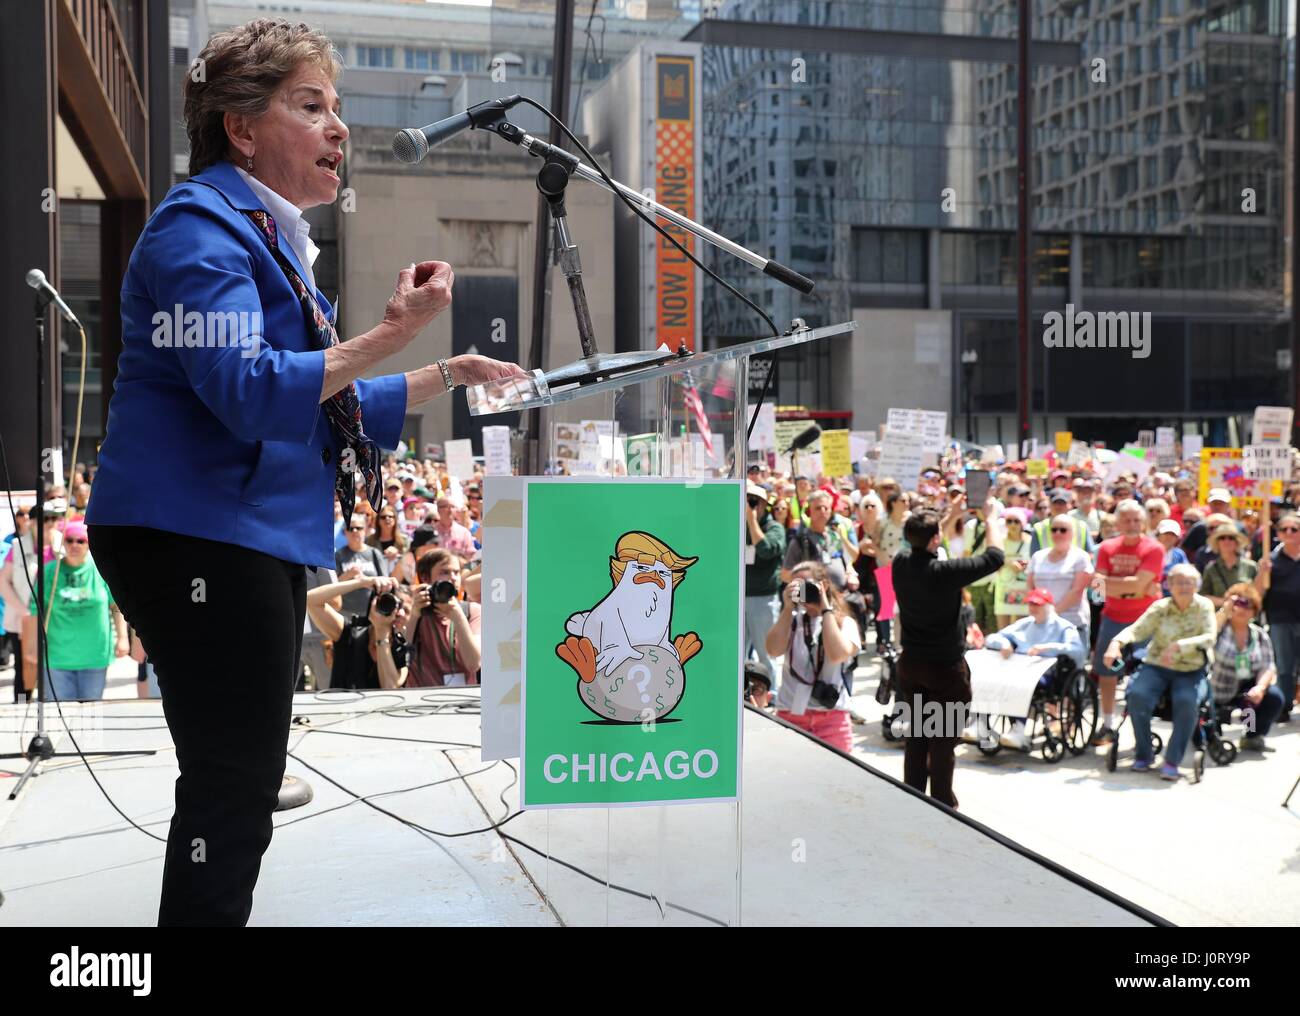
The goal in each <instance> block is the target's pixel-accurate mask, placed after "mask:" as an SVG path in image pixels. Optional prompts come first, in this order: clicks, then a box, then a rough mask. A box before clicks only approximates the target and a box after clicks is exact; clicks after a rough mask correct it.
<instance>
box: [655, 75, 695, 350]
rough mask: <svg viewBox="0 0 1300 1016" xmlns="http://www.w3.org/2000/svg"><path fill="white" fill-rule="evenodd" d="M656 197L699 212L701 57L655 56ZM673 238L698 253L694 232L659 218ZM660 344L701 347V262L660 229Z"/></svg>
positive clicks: (686, 212) (681, 209)
mask: <svg viewBox="0 0 1300 1016" xmlns="http://www.w3.org/2000/svg"><path fill="white" fill-rule="evenodd" d="M655 80H656V83H657V100H658V101H657V102H656V110H655V113H656V116H655V187H654V190H655V194H654V196H655V200H656V201H658V202H659V203H660V204H661V205H665V206H667V207H668V208H671V209H672V210H673V211H674V212H678V213H680V214H682V215H685V216H687V217H688V218H692V219H693V218H695V60H694V58H693V57H688V56H687V57H676V56H674V57H669V56H661V57H659V58H658V59H656V61H655ZM658 222H659V225H660V226H662V227H664V229H666V230H667V231H668V233H669V234H671V235H672V237H673V239H675V240H677V242H678V243H680V244H681V245H682V246H683V247H685V248H686V249H687V250H689V251H690V252H691V253H695V244H694V239H695V238H694V237H693V236H692V235H691V234H690V233H688V232H686V230H684V229H681V228H680V227H678V226H674V225H672V224H671V223H670V222H668V221H667V220H666V219H659V220H658ZM655 252H656V253H655V282H656V284H655V344H656V345H661V344H664V343H666V344H667V345H668V348H669V349H672V350H676V349H677V347H678V346H679V345H681V343H683V342H685V343H686V348H687V349H692V350H693V349H694V348H695V266H694V265H692V264H691V262H690V261H689V259H687V257H686V255H685V254H683V253H682V252H681V251H679V250H678V249H677V248H676V247H674V246H673V245H672V244H671V243H669V242H668V241H667V240H666V239H664V237H662V236H658V235H656V244H655Z"/></svg>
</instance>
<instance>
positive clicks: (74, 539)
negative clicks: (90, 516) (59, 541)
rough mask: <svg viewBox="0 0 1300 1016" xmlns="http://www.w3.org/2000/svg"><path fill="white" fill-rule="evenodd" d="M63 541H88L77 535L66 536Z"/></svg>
mask: <svg viewBox="0 0 1300 1016" xmlns="http://www.w3.org/2000/svg"><path fill="white" fill-rule="evenodd" d="M63 542H64V543H85V542H86V541H85V540H82V539H79V538H78V537H75V536H65V537H64V538H63Z"/></svg>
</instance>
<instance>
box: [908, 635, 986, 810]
mask: <svg viewBox="0 0 1300 1016" xmlns="http://www.w3.org/2000/svg"><path fill="white" fill-rule="evenodd" d="M898 687H899V691H901V692H902V696H901V698H904V699H906V700H907V702H908V704H909V705H911V704H912V703H913V702H915V701H916V700H915V698H914V696H920V701H921V707H922V709H924V708H925V707H926V706H928V705H929V704H930V703H931V702H934V703H936V704H938V705H939V706H940V707H942V706H945V705H947V704H948V703H952V702H961V703H964V704H965V705H970V701H971V686H970V667H968V666H967V665H966V660H965V658H964V657H961V658H958V659H957V660H954V661H952V662H950V663H936V662H933V661H930V660H918V659H916V658H915V656H912V655H911V654H909V653H908V652H907V651H906V650H904V651H903V653H902V655H901V656H899V658H898ZM920 723H921V717H919V716H915V715H914V716H913V717H912V729H913V730H917V729H919V727H920ZM952 734H953V735H954V736H952V737H913V736H909V737H908V738H907V743H906V745H904V748H903V782H904V783H906V784H907V785H908V786H909V787H915V788H916V789H917V790H919V791H921V793H925V789H926V783H927V782H928V783H929V785H930V796H931V797H933V798H934V799H935V800H937V801H942V802H943V803H944V804H947V805H949V806H951V807H953V808H955V807H957V797H956V795H955V794H953V792H952V774H953V769H954V768H956V759H955V758H954V755H955V753H956V750H957V744H958V742H959V741H960V740H961V736H960V735H961V731H960V730H955V731H952Z"/></svg>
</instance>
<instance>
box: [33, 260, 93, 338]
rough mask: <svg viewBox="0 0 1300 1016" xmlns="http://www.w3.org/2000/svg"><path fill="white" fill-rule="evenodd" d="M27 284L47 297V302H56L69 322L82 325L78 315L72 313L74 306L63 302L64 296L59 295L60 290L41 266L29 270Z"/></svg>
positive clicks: (55, 304) (56, 305) (60, 311)
mask: <svg viewBox="0 0 1300 1016" xmlns="http://www.w3.org/2000/svg"><path fill="white" fill-rule="evenodd" d="M27 285H29V286H31V287H32V289H34V290H36V292H38V293H40V294H41V296H43V297H45V302H46V303H52V304H54V306H55V307H57V308H58V309H59V313H60V314H62V315H63V316H64V318H65V319H66V320H67V321H68V323H69V324H74V325H76V326H77V327H78V328H80V327H81V322H80V321H78V320H77V315H76V314H74V313H72V308H70V307H69V306H68V305H67V304H66V303H64V302H63V297H61V296H59V291H58V290H57V289H55V288H54V287H53V286H51V285H50V284H49V282H48V281H47V280H46V278H45V273H44V272H43V271H41V270H40V269H39V268H33V269H32V270H31V271H30V272H28V273H27Z"/></svg>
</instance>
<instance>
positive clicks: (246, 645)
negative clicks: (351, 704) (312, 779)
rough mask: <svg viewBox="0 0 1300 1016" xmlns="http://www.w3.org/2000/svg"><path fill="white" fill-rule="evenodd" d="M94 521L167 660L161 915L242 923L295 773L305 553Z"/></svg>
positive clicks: (152, 650) (110, 578) (170, 920)
mask: <svg viewBox="0 0 1300 1016" xmlns="http://www.w3.org/2000/svg"><path fill="white" fill-rule="evenodd" d="M89 528H90V548H91V552H92V553H93V554H94V557H95V564H96V566H97V567H98V568H99V572H100V574H101V575H103V577H104V581H105V582H107V583H108V587H109V589H110V590H112V593H113V599H114V600H115V601H116V603H117V605H118V607H119V608H120V609H121V610H122V613H123V615H124V616H125V617H126V620H127V622H128V623H129V624H130V625H131V626H132V627H133V628H135V630H136V632H137V633H138V634H139V636H140V641H141V642H142V643H143V644H144V648H145V650H146V651H147V652H148V654H149V660H150V662H151V663H153V665H154V669H155V670H156V671H157V674H158V687H159V689H160V690H161V691H162V706H163V713H164V715H165V716H166V717H167V726H168V727H169V728H170V729H171V734H172V740H173V741H174V743H175V745H176V761H177V764H178V765H179V767H180V777H179V778H178V779H177V780H176V810H175V813H174V814H173V815H172V821H171V829H170V830H169V832H168V834H167V852H166V861H165V863H164V866H163V883H162V900H161V903H160V904H159V907H158V924H159V925H160V926H181V925H184V926H195V925H233V926H242V925H244V924H246V923H247V922H248V915H249V912H250V911H251V909H252V906H253V887H254V886H255V885H256V884H257V875H258V871H259V869H260V868H261V864H262V854H263V853H264V852H265V851H266V848H267V847H268V846H269V845H270V842H271V829H272V826H271V815H272V813H273V812H274V811H275V806H276V802H277V800H278V796H279V791H280V782H281V778H282V777H283V776H284V766H285V752H286V751H287V749H288V743H289V720H290V714H291V710H292V706H293V689H294V685H295V683H296V682H297V678H298V654H299V647H300V645H301V643H302V626H303V619H304V616H305V613H306V608H307V587H306V580H305V574H304V571H305V570H304V567H303V566H302V565H300V564H290V563H288V562H285V561H281V560H279V559H277V558H274V557H271V556H270V555H268V554H263V553H261V552H260V551H255V550H249V549H247V548H245V547H238V546H235V545H233V544H229V543H217V542H215V541H213V540H204V539H200V538H198V537H194V536H182V535H180V534H178V533H168V532H163V531H161V530H157V529H145V528H139V527H133V526H98V525H96V526H90V527H89Z"/></svg>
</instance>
